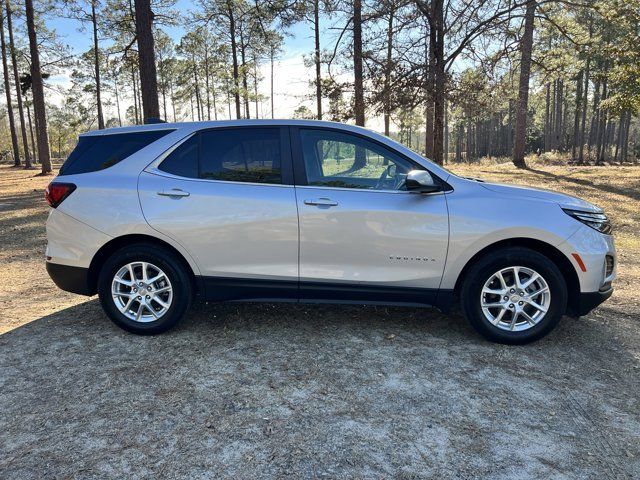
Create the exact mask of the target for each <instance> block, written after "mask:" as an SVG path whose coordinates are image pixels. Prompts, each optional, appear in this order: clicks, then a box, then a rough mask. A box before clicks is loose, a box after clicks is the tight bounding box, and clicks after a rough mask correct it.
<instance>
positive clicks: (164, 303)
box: [98, 244, 193, 335]
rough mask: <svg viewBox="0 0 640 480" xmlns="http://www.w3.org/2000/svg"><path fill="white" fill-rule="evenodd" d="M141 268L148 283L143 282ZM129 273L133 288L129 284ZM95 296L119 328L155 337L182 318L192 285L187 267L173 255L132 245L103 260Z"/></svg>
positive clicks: (189, 302) (151, 247)
mask: <svg viewBox="0 0 640 480" xmlns="http://www.w3.org/2000/svg"><path fill="white" fill-rule="evenodd" d="M129 267H131V268H129ZM143 267H144V269H145V270H146V272H147V275H146V278H147V280H148V282H144V274H143V273H142V271H143ZM131 272H133V275H134V278H135V280H136V285H132V284H131V283H132V282H131ZM161 274H162V275H163V276H161ZM116 277H117V278H118V280H116ZM154 279H156V280H154ZM141 281H142V283H143V284H142V285H140V282H141ZM114 292H115V293H114ZM139 294H140V295H139ZM98 295H99V296H100V303H101V304H102V308H103V309H104V311H105V313H106V314H107V315H108V316H109V318H110V319H111V320H112V321H113V322H114V323H115V324H116V325H118V326H119V327H120V328H123V329H124V330H127V331H129V332H132V333H136V334H139V335H154V334H158V333H162V332H166V331H167V330H169V329H171V328H173V327H174V326H175V325H176V324H177V323H178V322H179V321H180V320H181V319H182V318H183V317H184V315H185V314H186V312H187V310H188V309H189V306H190V305H191V300H192V298H193V284H192V281H191V276H190V274H189V272H188V270H187V267H186V266H185V265H184V263H183V262H182V261H180V259H178V258H176V257H175V255H174V254H173V253H171V252H169V251H168V250H166V249H164V248H162V247H159V246H156V245H151V244H133V245H130V246H127V247H125V248H122V249H120V250H118V251H116V252H115V253H114V254H113V255H111V256H110V257H109V258H108V259H107V260H106V262H105V263H104V265H103V266H102V269H101V270H100V275H99V277H98ZM139 299H140V300H139ZM129 302H130V303H129ZM143 305H144V306H143ZM123 308H124V310H123ZM140 310H141V311H142V313H138V312H139V311H140ZM136 317H137V318H138V319H136Z"/></svg>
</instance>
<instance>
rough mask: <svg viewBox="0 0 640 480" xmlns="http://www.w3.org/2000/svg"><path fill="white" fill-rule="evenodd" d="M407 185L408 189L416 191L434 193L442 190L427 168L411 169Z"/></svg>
mask: <svg viewBox="0 0 640 480" xmlns="http://www.w3.org/2000/svg"><path fill="white" fill-rule="evenodd" d="M405 187H406V188H407V190H408V191H410V192H415V193H433V192H439V191H440V190H442V188H441V187H440V185H438V184H437V183H436V182H434V180H433V177H432V176H431V174H430V173H429V172H427V171H426V170H411V171H410V172H409V173H407V179H406V180H405Z"/></svg>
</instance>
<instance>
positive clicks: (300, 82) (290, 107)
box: [47, 0, 334, 117]
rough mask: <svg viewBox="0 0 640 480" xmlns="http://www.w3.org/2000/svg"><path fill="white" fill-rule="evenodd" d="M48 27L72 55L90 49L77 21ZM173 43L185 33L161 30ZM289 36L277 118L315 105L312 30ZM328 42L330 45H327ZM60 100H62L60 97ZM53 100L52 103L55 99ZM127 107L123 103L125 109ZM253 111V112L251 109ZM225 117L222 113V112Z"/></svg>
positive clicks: (280, 65) (182, 2)
mask: <svg viewBox="0 0 640 480" xmlns="http://www.w3.org/2000/svg"><path fill="white" fill-rule="evenodd" d="M175 8H176V9H178V10H179V11H180V12H181V13H182V14H183V15H185V14H187V12H188V11H189V10H192V9H194V7H193V4H192V2H191V1H190V0H178V2H177V3H176V6H175ZM330 22H331V21H330V20H329V19H327V18H321V25H323V29H322V30H323V33H322V42H323V43H324V44H325V46H326V47H328V48H332V46H333V44H332V41H333V37H334V35H333V33H332V32H331V31H329V30H328V27H330V26H331V23H330ZM47 25H48V26H49V27H50V28H55V30H56V31H57V33H58V35H59V36H60V37H61V38H62V40H63V42H64V43H66V44H67V45H69V46H70V47H71V49H72V51H73V53H74V54H80V53H82V52H85V51H87V50H88V49H89V48H90V47H91V37H90V32H89V31H85V32H82V31H80V26H81V24H80V22H78V21H77V20H70V19H64V18H59V17H48V18H47ZM162 28H163V30H165V31H166V32H167V33H168V34H169V35H170V36H171V37H172V38H173V39H174V40H175V41H176V42H178V41H179V40H180V37H181V36H182V34H183V33H184V30H183V28H182V27H180V26H177V27H162ZM288 33H289V35H287V36H286V37H285V41H284V46H283V47H284V48H283V53H282V54H281V56H280V58H279V59H278V61H277V64H276V68H275V75H274V103H275V115H276V117H290V116H291V115H292V113H293V111H294V110H295V108H297V107H298V106H300V105H303V104H304V105H307V106H308V107H309V108H311V109H312V110H313V109H314V102H313V101H312V100H311V99H310V98H307V97H308V96H309V95H310V94H312V88H311V87H310V86H309V81H310V80H311V79H312V78H313V75H314V72H313V69H310V68H307V67H305V66H304V60H303V55H309V54H311V53H312V52H313V48H314V42H313V29H312V26H311V24H309V23H303V22H301V23H298V24H295V25H293V26H292V27H291V28H290V29H289V31H288ZM330 42H331V43H330ZM261 74H262V77H263V81H262V82H261V83H260V85H259V91H260V93H262V94H263V96H265V97H268V95H269V92H270V83H269V76H270V70H269V65H264V66H263V68H262V70H261ZM50 82H51V83H56V84H61V85H63V86H64V85H66V84H68V82H69V80H68V76H67V75H64V74H63V75H58V76H56V78H51V79H50ZM60 98H61V97H60ZM54 101H55V100H54ZM269 104H270V102H269V101H268V100H265V101H264V102H263V104H262V105H261V115H263V116H265V117H266V116H270V109H269ZM127 106H128V104H127V103H126V101H125V104H124V108H126V107H127ZM252 111H253V110H252ZM107 115H115V112H109V111H108V112H107ZM222 115H224V113H222Z"/></svg>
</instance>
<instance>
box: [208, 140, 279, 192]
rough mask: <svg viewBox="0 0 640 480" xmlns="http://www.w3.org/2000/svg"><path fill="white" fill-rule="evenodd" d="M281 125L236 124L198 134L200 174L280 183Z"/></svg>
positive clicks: (211, 178)
mask: <svg viewBox="0 0 640 480" xmlns="http://www.w3.org/2000/svg"><path fill="white" fill-rule="evenodd" d="M280 156H281V150H280V129H279V128H239V129H221V130H209V131H205V132H202V133H201V134H200V178H206V179H209V180H228V181H234V182H253V183H282V175H281V170H280Z"/></svg>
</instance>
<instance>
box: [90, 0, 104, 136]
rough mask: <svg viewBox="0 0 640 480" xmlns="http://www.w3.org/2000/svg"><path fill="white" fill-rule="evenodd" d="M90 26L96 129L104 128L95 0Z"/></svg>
mask: <svg viewBox="0 0 640 480" xmlns="http://www.w3.org/2000/svg"><path fill="white" fill-rule="evenodd" d="M91 26H92V27H93V62H94V71H95V78H96V106H97V108H98V129H99V130H102V129H103V128H104V115H103V113H102V99H101V95H102V85H101V84H100V50H99V48H98V19H97V16H96V0H91Z"/></svg>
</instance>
